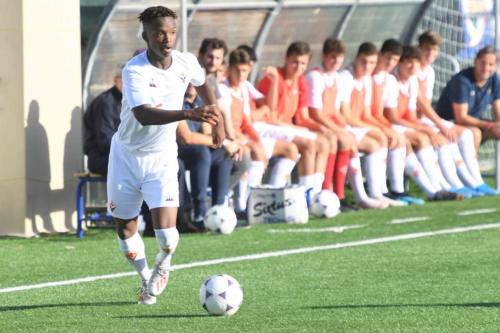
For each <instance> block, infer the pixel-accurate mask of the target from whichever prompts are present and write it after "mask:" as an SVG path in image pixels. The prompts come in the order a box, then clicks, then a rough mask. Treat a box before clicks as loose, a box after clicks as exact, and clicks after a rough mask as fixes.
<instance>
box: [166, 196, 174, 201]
mask: <svg viewBox="0 0 500 333" xmlns="http://www.w3.org/2000/svg"><path fill="white" fill-rule="evenodd" d="M165 201H168V202H172V201H174V198H172V197H167V198H166V199H165Z"/></svg>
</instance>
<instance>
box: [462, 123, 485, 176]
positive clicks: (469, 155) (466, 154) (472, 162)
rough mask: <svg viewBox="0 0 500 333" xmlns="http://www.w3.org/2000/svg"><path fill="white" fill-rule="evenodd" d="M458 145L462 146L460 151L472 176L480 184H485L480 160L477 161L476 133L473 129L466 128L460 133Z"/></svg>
mask: <svg viewBox="0 0 500 333" xmlns="http://www.w3.org/2000/svg"><path fill="white" fill-rule="evenodd" d="M458 147H459V148H460V153H461V155H462V157H463V159H464V162H465V165H466V166H467V169H469V172H470V173H471V175H472V177H474V179H475V180H476V181H477V182H479V183H480V184H483V183H484V180H483V177H482V176H481V169H480V168H479V162H478V161H477V152H476V147H475V143H474V134H472V131H471V130H470V129H465V130H464V131H463V132H462V135H460V137H459V138H458Z"/></svg>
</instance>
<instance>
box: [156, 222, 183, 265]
mask: <svg viewBox="0 0 500 333" xmlns="http://www.w3.org/2000/svg"><path fill="white" fill-rule="evenodd" d="M155 235H156V241H157V242H158V247H159V249H160V251H159V252H158V255H157V256H156V264H157V265H159V266H160V267H162V268H168V267H170V262H171V260H172V254H173V253H174V252H175V249H176V248H177V244H179V231H177V228H176V227H172V228H167V229H155Z"/></svg>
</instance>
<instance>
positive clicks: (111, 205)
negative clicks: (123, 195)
mask: <svg viewBox="0 0 500 333" xmlns="http://www.w3.org/2000/svg"><path fill="white" fill-rule="evenodd" d="M108 206H109V209H110V210H111V211H112V212H113V211H114V210H115V209H116V204H115V203H114V202H113V201H111V202H110V203H109V204H108Z"/></svg>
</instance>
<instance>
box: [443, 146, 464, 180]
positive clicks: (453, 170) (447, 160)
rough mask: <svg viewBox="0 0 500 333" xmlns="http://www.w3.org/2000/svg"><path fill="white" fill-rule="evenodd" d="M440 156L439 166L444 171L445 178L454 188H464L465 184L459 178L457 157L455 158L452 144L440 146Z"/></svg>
mask: <svg viewBox="0 0 500 333" xmlns="http://www.w3.org/2000/svg"><path fill="white" fill-rule="evenodd" d="M438 158H439V166H440V167H441V171H442V172H443V175H444V178H445V179H446V181H447V182H448V184H450V185H451V186H452V187H453V188H462V187H464V184H463V183H462V181H461V180H460V178H458V175H457V166H456V164H455V159H454V158H453V153H452V151H451V145H450V144H446V145H442V146H441V147H439V148H438Z"/></svg>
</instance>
